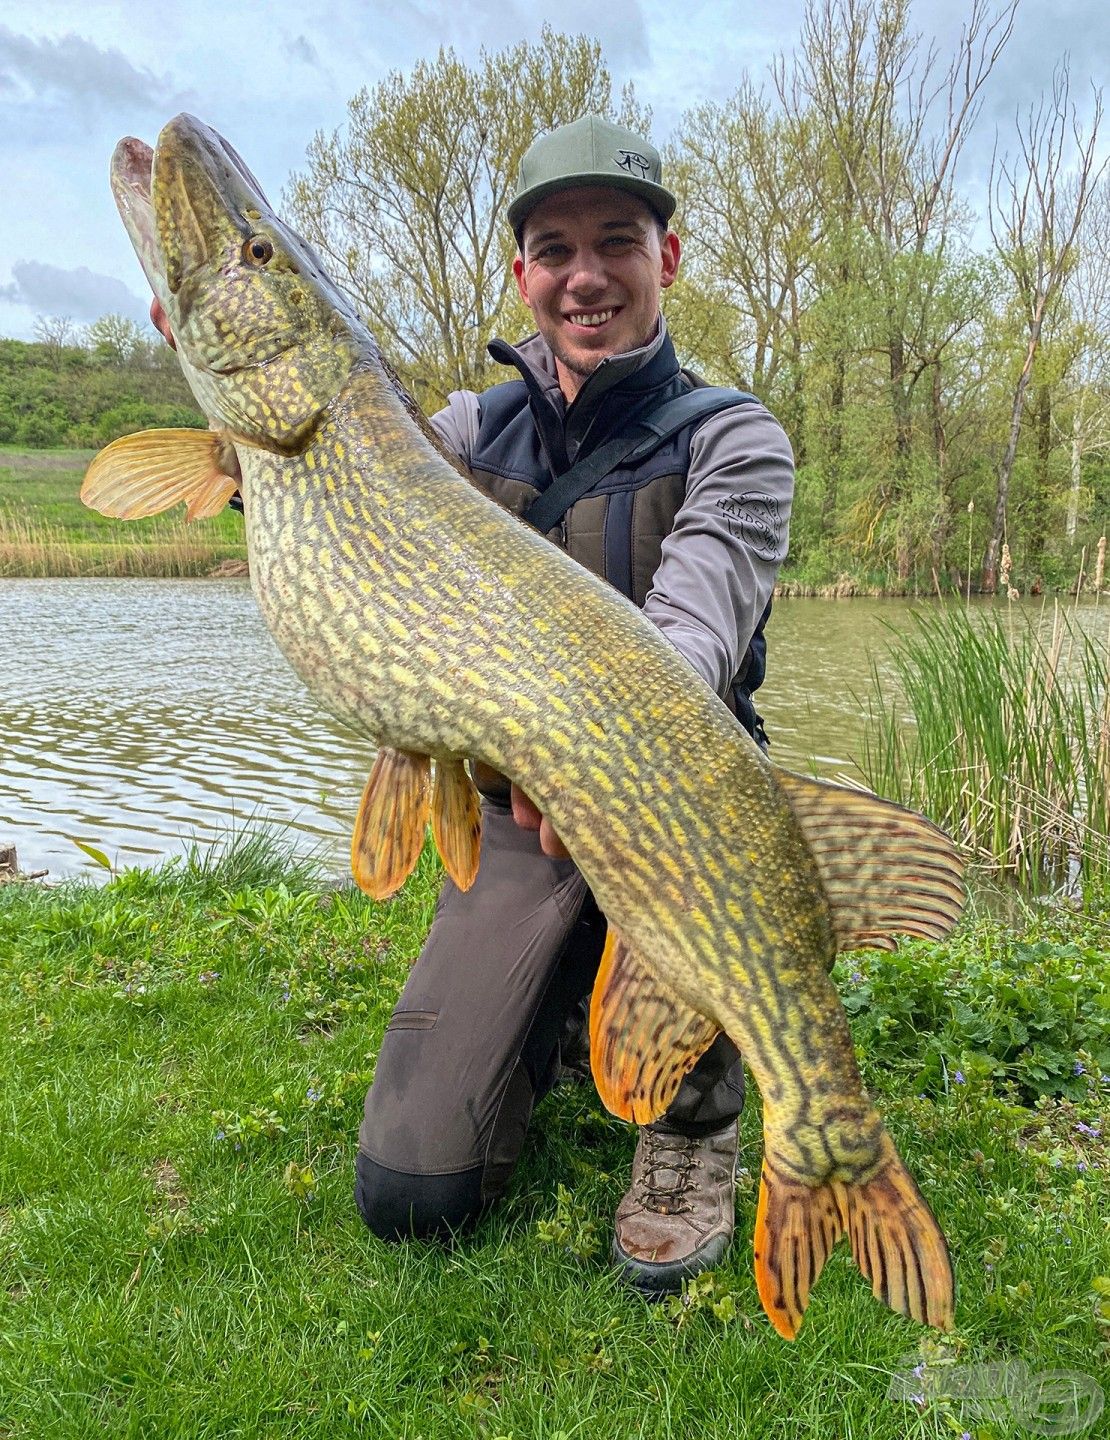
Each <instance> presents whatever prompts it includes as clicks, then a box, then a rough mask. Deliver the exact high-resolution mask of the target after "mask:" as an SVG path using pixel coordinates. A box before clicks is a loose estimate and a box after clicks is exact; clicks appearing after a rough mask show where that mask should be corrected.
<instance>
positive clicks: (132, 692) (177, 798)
mask: <svg viewBox="0 0 1110 1440" xmlns="http://www.w3.org/2000/svg"><path fill="white" fill-rule="evenodd" d="M1039 608H1040V607H1039V606H1038V605H1036V604H1034V605H1031V606H1030V607H1029V613H1031V614H1036V613H1037V611H1038V609H1039ZM910 610H911V605H910V603H909V602H907V601H901V600H846V601H831V600H782V601H779V602H777V603H776V606H775V612H774V615H773V618H772V621H771V625H770V627H769V629H768V676H767V683H766V684H765V686H764V688H763V690H762V691H760V695H759V700H760V708H761V709H762V711H763V713H764V715H765V717H766V720H767V728H768V731H769V733H770V735H771V738H772V741H773V742H774V748H773V755H774V758H775V759H776V760H777V761H779V762H780V763H781V764H784V765H788V766H790V767H792V768H795V769H800V770H806V769H811V768H812V769H813V770H815V771H816V773H818V774H823V775H826V776H828V777H830V778H835V777H836V776H838V775H841V774H848V775H852V776H854V777H856V778H858V777H859V772H858V770H857V769H856V767H855V764H854V761H855V759H856V758H857V757H858V756H859V755H860V754H861V748H862V738H863V730H864V723H865V717H866V704H867V698H868V696H869V695H871V694H873V689H874V687H873V681H872V676H871V657H872V656H873V657H874V658H875V661H876V664H877V667H878V673H879V677H880V684H882V685H884V686H893V684H894V680H893V672H892V668H891V665H890V662H889V659H888V658H887V650H888V647H889V643H890V639H891V631H892V629H893V630H898V629H899V628H904V627H905V626H906V625H907V624H908V623H909V612H910ZM1049 610H1050V611H1051V604H1050V605H1049ZM1080 615H1081V619H1082V623H1083V626H1084V628H1085V629H1087V630H1089V632H1090V633H1092V634H1097V635H1098V636H1099V637H1100V638H1101V637H1102V636H1104V635H1105V633H1106V626H1107V623H1108V622H1110V607H1107V606H1105V605H1103V606H1102V608H1101V609H1099V610H1096V608H1095V607H1094V606H1093V605H1092V606H1086V607H1084V609H1083V610H1081V612H1080ZM372 760H373V749H372V747H371V746H370V745H369V744H368V742H367V741H365V740H364V739H361V738H360V737H359V736H357V735H355V734H353V733H352V732H351V731H349V730H348V729H346V727H344V726H342V725H340V724H339V723H338V722H337V721H335V720H333V719H332V718H331V717H330V716H329V715H327V714H326V713H325V712H324V711H322V710H321V709H320V708H319V707H318V706H317V705H316V704H315V702H314V701H313V700H312V699H311V698H310V696H309V695H308V693H307V692H306V691H305V689H304V687H303V686H302V685H301V683H300V681H299V680H298V679H297V678H296V677H295V676H294V675H293V673H292V671H291V670H290V669H289V668H288V666H287V665H286V663H285V661H284V660H283V659H282V657H281V656H280V654H279V653H278V651H277V649H276V647H275V646H274V644H273V642H272V641H271V639H270V637H269V634H268V632H267V631H266V628H265V626H264V625H263V624H262V621H261V619H260V618H259V614H258V611H257V608H256V606H255V603H254V599H253V597H252V595H251V591H250V586H249V584H248V582H246V581H243V580H228V581H216V580H210V581H172V580H0V843H3V842H5V841H14V842H15V844H16V847H17V850H18V854H19V860H20V864H21V867H22V868H23V869H24V870H40V869H48V870H49V871H50V874H51V877H59V876H64V875H71V874H76V873H85V874H90V875H96V874H103V871H100V870H98V867H97V866H96V865H95V863H94V862H93V861H92V860H90V859H89V858H88V857H87V856H86V855H85V854H84V853H83V852H82V851H81V850H80V849H79V848H78V846H77V844H76V843H75V841H77V840H80V841H83V842H85V843H87V844H91V845H94V846H95V847H97V848H98V849H99V850H102V851H104V852H105V853H106V854H107V855H108V856H109V857H110V858H111V859H112V861H113V863H115V864H117V865H119V866H125V865H136V864H138V865H145V864H152V863H155V862H156V861H157V860H159V859H160V858H162V857H164V856H168V855H173V854H178V853H180V852H181V851H182V849H183V848H184V847H185V846H186V845H188V844H189V843H190V842H192V841H196V842H199V843H201V844H205V843H209V842H211V841H214V840H217V839H219V838H221V837H222V836H224V835H226V833H227V831H228V830H229V829H230V828H236V827H241V826H243V825H245V824H247V823H248V822H250V821H251V820H253V819H256V818H265V819H267V820H271V821H276V822H277V823H279V824H282V825H286V826H288V827H289V829H290V834H291V835H292V836H293V837H294V838H295V839H296V843H297V845H298V847H299V848H302V849H305V850H307V849H311V848H314V847H319V848H321V849H322V851H323V853H324V855H325V857H326V860H327V863H328V865H329V868H331V869H333V870H334V871H335V872H336V873H337V874H338V873H342V872H343V871H344V870H345V867H346V864H347V859H346V856H347V848H348V845H349V840H350V832H351V826H352V824H353V821H354V815H355V810H356V808H357V805H358V799H359V796H360V794H361V792H362V787H363V785H364V784H365V781H366V776H367V774H368V772H369V769H370V766H371V763H372Z"/></svg>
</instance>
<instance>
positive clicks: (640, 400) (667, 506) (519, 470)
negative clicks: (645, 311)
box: [470, 336, 771, 744]
mask: <svg viewBox="0 0 1110 1440" xmlns="http://www.w3.org/2000/svg"><path fill="white" fill-rule="evenodd" d="M489 349H490V354H491V355H492V356H493V358H494V359H495V360H499V361H500V362H501V363H502V364H510V365H514V366H516V367H517V368H518V369H519V370H520V371H521V375H522V378H521V379H520V380H509V381H506V382H505V383H504V384H502V385H494V386H493V387H492V388H491V389H489V390H486V391H484V392H483V393H482V394H481V395H480V396H479V397H478V406H479V424H478V435H477V439H476V442H475V445H474V450H473V453H472V455H471V461H470V469H471V473H472V475H473V477H474V480H475V482H476V483H477V484H478V485H479V486H480V487H481V488H482V489H483V490H485V491H487V492H488V493H489V494H490V495H492V496H493V498H494V499H495V500H498V501H499V502H500V503H501V504H503V505H505V506H507V507H508V508H509V509H511V510H513V511H514V512H516V513H517V514H521V513H522V512H523V511H524V510H526V509H527V508H528V506H529V505H530V504H531V502H532V501H533V500H534V499H535V497H536V495H537V494H538V493H539V492H540V491H543V490H546V489H547V487H548V486H549V485H550V484H551V482H552V479H553V478H554V477H556V476H558V475H562V474H563V473H564V472H565V471H566V470H568V469H569V468H570V466H571V464H572V462H573V461H574V460H578V459H581V458H583V457H584V456H586V455H588V454H590V453H591V452H592V451H593V450H595V449H596V448H597V447H598V446H599V445H601V444H602V443H603V442H604V441H606V440H608V439H610V438H611V437H612V436H614V435H617V434H620V433H621V432H622V429H623V428H626V427H627V424H628V419H629V417H630V416H631V415H632V414H633V413H634V412H636V411H639V410H644V409H650V408H652V407H654V406H657V405H660V404H662V402H663V401H664V400H668V399H670V398H671V396H673V395H678V394H681V393H682V392H683V391H686V390H690V389H692V388H694V387H695V386H699V385H703V384H704V383H705V382H704V381H702V380H701V379H699V377H698V376H696V375H693V374H691V373H690V372H688V371H684V370H680V369H679V366H678V361H677V358H676V356H675V353H674V347H673V345H672V344H671V341H670V337H669V336H665V337H664V339H663V343H662V345H661V346H660V347H659V350H658V351H657V352H656V354H655V355H654V356H653V357H652V359H651V360H650V361H649V362H648V363H647V364H646V365H644V366H642V367H641V368H640V369H638V370H636V371H635V372H633V374H631V375H629V376H628V377H627V378H626V379H624V380H621V381H618V382H617V383H616V384H614V385H613V386H611V388H610V389H609V390H608V391H606V393H605V395H604V396H603V397H602V399H601V401H600V403H599V405H598V408H597V411H596V412H595V414H594V416H593V419H592V420H591V422H590V424H589V427H588V428H587V430H586V432H585V434H584V435H583V437H582V440H581V444H580V445H579V448H578V451H577V453H576V454H575V455H574V456H570V455H568V453H567V443H566V427H565V416H564V411H563V409H562V406H561V403H560V400H559V399H558V398H557V397H555V396H553V395H551V394H549V393H548V392H547V391H546V390H545V389H544V387H543V386H542V385H541V384H540V383H539V381H538V380H537V378H536V377H535V375H533V373H532V371H531V370H530V369H529V368H528V366H527V365H524V364H522V363H521V361H520V358H519V357H518V355H517V352H516V351H515V350H514V349H513V348H512V347H511V346H509V345H507V344H505V342H504V341H501V340H495V341H494V342H493V343H492V344H491V345H490V347H489ZM749 399H750V397H746V396H744V397H742V396H741V394H740V392H739V391H738V392H737V403H738V404H742V403H745V401H747V400H749ZM700 423H701V422H700V421H694V422H692V423H691V424H689V425H687V426H685V427H684V428H683V429H682V430H680V431H678V432H677V434H675V435H673V436H671V437H670V438H668V439H666V440H663V441H662V442H661V443H660V444H659V446H658V447H657V448H656V449H654V450H651V451H649V452H648V453H647V454H646V455H642V456H641V457H640V458H639V459H638V461H637V462H636V463H635V464H634V465H621V466H618V467H617V468H616V469H614V470H611V471H610V472H609V474H607V475H605V476H603V477H602V479H601V480H599V481H598V482H597V484H596V485H595V486H594V487H593V488H592V489H591V490H590V491H589V492H588V494H586V495H584V496H583V497H582V498H581V499H579V500H577V501H576V502H575V503H574V504H573V505H572V506H571V507H570V509H569V510H568V511H567V513H566V515H565V517H564V519H563V520H562V522H561V523H560V525H559V526H558V527H557V528H556V529H554V530H552V531H550V532H549V538H550V539H551V540H553V541H554V542H555V543H556V544H557V545H560V546H561V547H562V548H563V549H565V550H566V551H567V552H568V553H569V554H570V555H571V556H572V558H573V559H575V560H577V561H578V562H579V563H580V564H582V565H584V566H585V567H586V569H588V570H592V571H593V572H594V574H596V575H600V576H602V577H603V578H604V579H605V580H607V581H608V582H609V583H610V584H611V585H612V586H614V588H615V589H617V590H620V591H621V593H622V594H624V595H627V596H628V597H629V599H630V600H632V601H633V603H634V604H636V605H639V606H641V607H642V606H643V603H644V600H645V599H646V597H647V592H648V590H649V589H650V588H651V581H652V577H653V576H654V573H655V570H656V568H657V566H658V564H659V560H660V555H661V549H662V543H663V540H664V539H665V538H666V536H667V535H669V534H670V532H671V530H672V529H673V527H674V522H675V517H676V516H677V514H678V511H679V509H680V507H681V505H682V503H683V501H684V500H685V496H686V475H687V472H688V470H689V468H690V441H691V437H692V435H693V432H694V431H695V429H696V428H697V426H698V424H700ZM770 613H771V605H770V602H769V601H768V604H767V607H766V609H765V610H764V612H763V614H762V615H761V616H760V619H759V623H758V624H757V626H756V629H755V633H754V634H753V636H752V638H751V641H750V643H749V645H748V648H747V651H746V653H745V655H744V658H743V661H742V662H741V665H740V670H739V671H738V673H737V675H736V677H735V678H734V681H733V685H732V693H731V695H730V696H729V697H728V698H729V700H730V704H731V708H732V709H733V710H734V711H735V713H736V716H737V719H738V720H739V721H740V722H741V724H742V725H743V726H744V727H745V729H746V730H747V731H748V732H749V733H750V734H751V735H753V736H754V737H755V738H756V739H757V740H759V741H760V742H761V743H763V744H765V743H766V736H765V734H764V732H763V725H762V721H761V720H760V717H759V716H758V715H757V713H756V710H755V707H754V705H753V704H752V692H753V691H755V690H757V689H758V688H759V686H760V685H761V684H762V683H763V679H764V675H765V674H766V655H767V642H766V640H765V638H764V634H763V631H764V627H765V625H766V623H767V620H768V617H769V616H770Z"/></svg>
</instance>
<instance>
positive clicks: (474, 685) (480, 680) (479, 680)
mask: <svg viewBox="0 0 1110 1440" xmlns="http://www.w3.org/2000/svg"><path fill="white" fill-rule="evenodd" d="M459 679H460V680H462V681H463V683H464V684H466V685H469V686H470V688H471V689H472V690H488V689H489V681H488V680H487V679H486V677H485V676H484V675H483V674H482V673H481V671H479V670H461V671H460V672H459Z"/></svg>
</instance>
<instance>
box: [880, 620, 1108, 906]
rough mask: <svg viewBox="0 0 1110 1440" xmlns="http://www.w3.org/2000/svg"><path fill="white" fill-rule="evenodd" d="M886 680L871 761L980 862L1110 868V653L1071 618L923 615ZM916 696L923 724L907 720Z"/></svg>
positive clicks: (1100, 879)
mask: <svg viewBox="0 0 1110 1440" xmlns="http://www.w3.org/2000/svg"><path fill="white" fill-rule="evenodd" d="M915 618H916V626H915V629H914V630H913V631H912V632H911V633H909V634H907V635H904V636H900V637H898V639H897V640H896V642H895V644H894V647H893V650H892V660H893V664H894V667H895V670H896V672H897V674H898V677H899V681H900V688H901V691H902V695H903V696H904V701H903V699H902V698H898V699H887V698H886V697H885V696H884V692H883V687H882V686H881V684H880V683H879V679H878V676H877V674H876V676H875V683H874V686H873V691H874V695H875V697H876V698H875V699H874V700H873V701H872V711H871V719H870V725H869V730H868V734H867V737H866V742H865V755H864V761H863V765H862V768H863V770H864V773H865V775H866V776H867V780H868V783H869V784H870V785H871V786H872V788H874V789H875V790H877V791H879V793H880V794H884V795H888V796H890V797H891V798H892V799H898V800H901V801H903V802H904V803H905V804H908V805H911V806H914V807H915V808H918V809H922V810H924V811H925V812H926V813H927V814H928V815H929V816H930V817H931V818H933V819H934V820H935V821H936V822H937V823H938V824H940V825H942V826H943V827H944V828H946V829H948V830H950V831H951V832H952V833H953V834H954V835H955V837H956V838H957V839H958V840H959V841H960V842H961V843H962V844H964V845H966V846H967V847H968V848H969V849H970V850H971V851H973V852H974V853H975V854H976V856H977V857H978V858H980V859H981V860H982V861H984V862H985V863H987V864H990V865H993V866H995V867H997V868H999V869H1002V870H1006V871H1010V872H1012V873H1014V874H1016V875H1017V876H1018V877H1019V878H1021V879H1023V880H1025V881H1028V882H1033V883H1040V882H1042V881H1043V880H1045V879H1053V878H1057V879H1066V878H1067V877H1068V875H1069V867H1071V869H1072V870H1073V871H1074V878H1075V879H1077V880H1078V883H1079V884H1080V885H1082V886H1087V885H1091V884H1095V885H1096V886H1098V885H1101V884H1102V883H1104V881H1105V877H1106V875H1107V874H1108V873H1110V843H1108V841H1107V836H1108V834H1110V651H1108V649H1107V647H1106V644H1105V643H1098V642H1096V641H1094V640H1092V639H1090V638H1088V637H1086V636H1084V635H1083V634H1081V633H1078V632H1077V631H1074V630H1073V628H1072V627H1071V626H1070V625H1069V623H1068V621H1067V619H1066V617H1065V616H1064V615H1063V614H1062V613H1059V612H1058V613H1057V614H1056V616H1055V619H1054V623H1053V627H1052V633H1051V636H1050V637H1049V638H1048V639H1047V640H1045V639H1042V638H1041V636H1040V634H1039V633H1038V630H1037V628H1036V626H1035V625H1033V624H1028V623H1026V622H1025V621H1024V620H1023V619H1015V617H1013V616H1010V617H1009V618H1008V619H1004V618H1002V617H1000V616H998V615H996V614H994V613H978V612H973V613H968V612H967V611H966V610H965V609H964V608H963V607H960V606H957V605H948V606H947V607H941V608H939V609H935V610H933V611H931V612H928V613H926V612H921V613H919V614H918V615H917V616H916V617H915ZM904 703H908V705H909V708H910V711H911V713H912V715H913V718H914V725H913V726H912V727H907V726H905V725H904V724H903V723H902V710H903V705H904Z"/></svg>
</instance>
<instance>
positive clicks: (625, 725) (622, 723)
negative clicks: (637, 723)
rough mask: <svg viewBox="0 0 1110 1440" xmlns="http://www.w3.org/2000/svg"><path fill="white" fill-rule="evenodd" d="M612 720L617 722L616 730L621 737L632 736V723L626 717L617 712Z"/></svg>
mask: <svg viewBox="0 0 1110 1440" xmlns="http://www.w3.org/2000/svg"><path fill="white" fill-rule="evenodd" d="M613 718H614V720H615V721H616V722H617V729H618V730H619V731H620V732H621V734H622V735H631V734H632V721H631V720H629V718H628V716H627V715H622V714H620V713H619V712H618V713H617V714H616V715H615V716H614V717H613ZM636 773H638V772H636Z"/></svg>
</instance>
